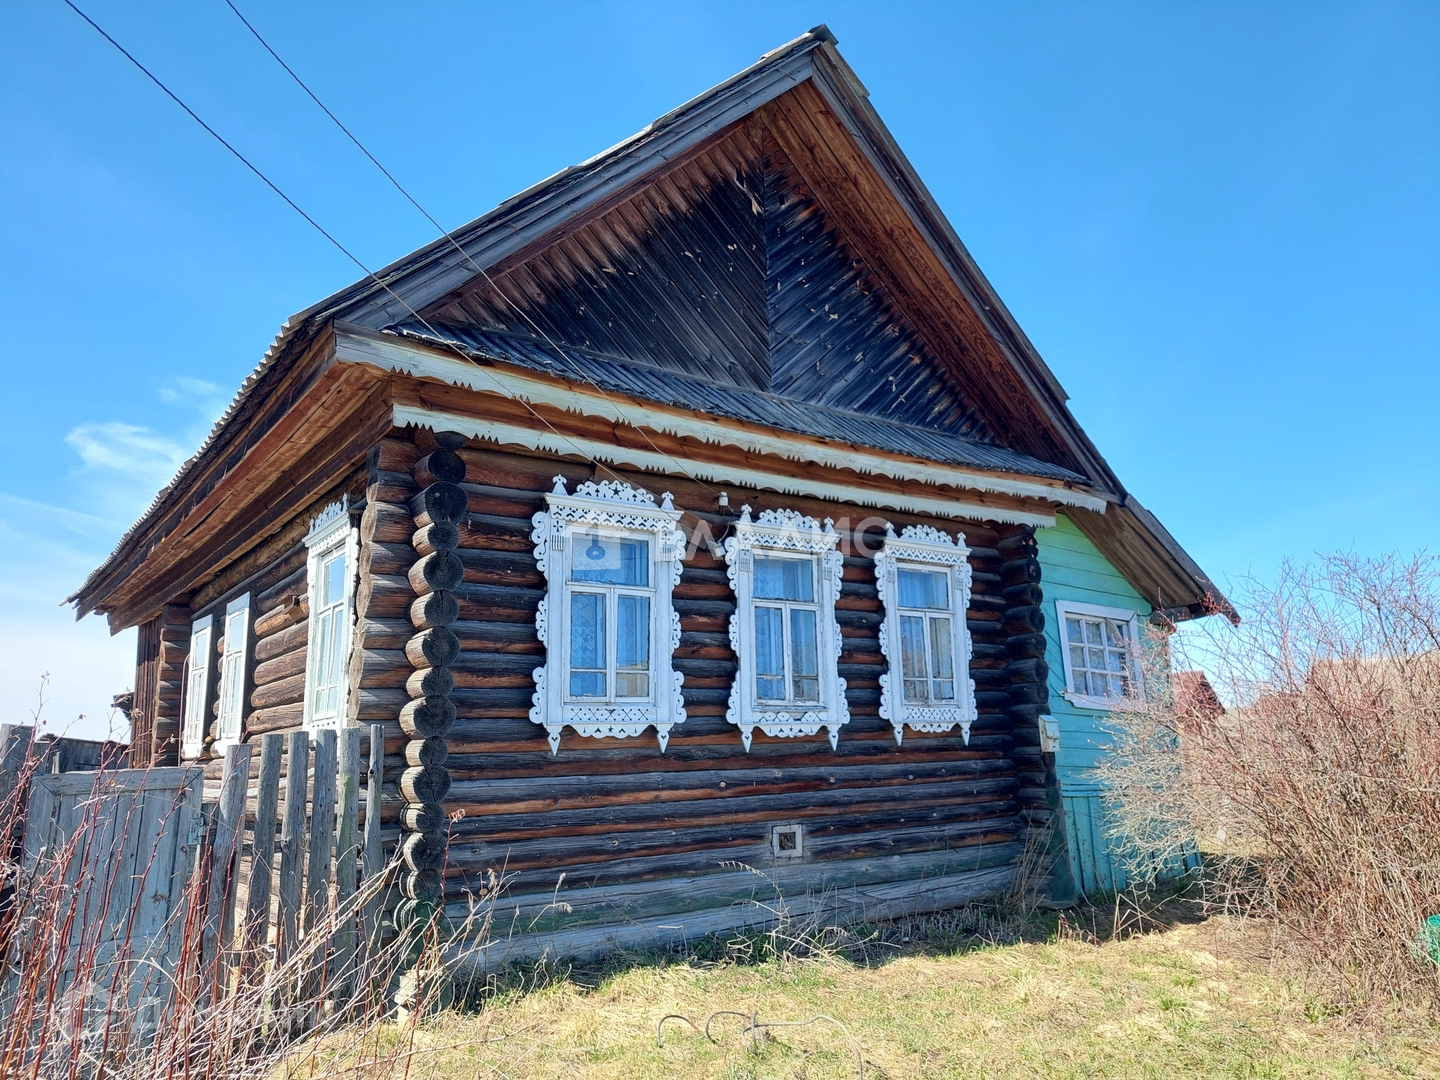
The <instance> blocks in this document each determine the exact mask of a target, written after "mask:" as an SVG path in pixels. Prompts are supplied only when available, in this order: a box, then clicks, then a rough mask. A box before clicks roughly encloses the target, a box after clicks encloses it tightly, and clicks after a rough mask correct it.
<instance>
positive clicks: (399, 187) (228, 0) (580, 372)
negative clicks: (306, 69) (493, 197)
mask: <svg viewBox="0 0 1440 1080" xmlns="http://www.w3.org/2000/svg"><path fill="white" fill-rule="evenodd" d="M67 2H68V0H67ZM225 5H226V6H227V7H228V8H229V9H230V10H231V11H233V12H234V13H235V17H236V18H237V19H239V20H240V22H241V23H243V24H244V26H245V29H247V30H249V31H250V33H251V34H252V35H253V36H254V38H255V40H256V41H258V42H259V43H260V44H261V46H262V47H263V48H264V49H265V51H266V52H268V53H269V54H270V55H271V57H273V58H274V60H275V62H276V63H277V64H279V65H280V66H281V67H282V68H284V69H285V73H286V74H287V75H289V76H290V78H292V79H294V80H295V85H297V86H298V87H300V89H301V90H303V91H305V93H306V95H307V96H308V97H309V98H310V100H311V101H313V102H314V103H315V104H316V105H317V106H318V107H319V108H320V111H321V112H323V113H324V114H325V115H326V116H328V117H329V118H330V119H331V120H332V121H333V122H334V124H335V126H336V127H338V128H339V129H340V130H341V131H342V132H344V134H345V137H346V138H347V139H349V140H350V141H351V142H352V143H354V144H355V146H356V148H357V149H358V150H359V151H360V152H361V153H362V154H364V155H365V156H366V157H367V158H369V159H370V163H371V164H372V165H374V166H375V168H377V169H379V170H380V172H381V173H383V174H384V176H385V179H387V180H389V181H390V183H391V184H393V185H394V187H395V190H396V191H398V192H399V193H400V194H401V195H403V196H404V197H405V199H406V200H407V201H408V202H409V203H410V205H411V206H413V207H415V209H416V210H418V211H420V213H421V214H422V215H424V217H425V220H426V221H428V222H430V224H431V225H433V226H434V227H435V229H436V231H438V232H439V233H440V234H441V235H442V236H444V237H445V239H446V240H448V241H449V242H450V246H451V247H453V248H454V249H455V250H456V251H457V252H459V253H460V256H461V258H463V259H464V260H465V261H466V262H468V263H469V264H470V265H471V266H472V267H474V268H475V270H476V272H477V273H479V274H480V276H481V277H482V278H484V279H485V282H486V284H487V285H489V286H490V288H491V290H492V291H493V292H494V293H495V294H496V295H497V296H499V297H500V299H501V300H503V301H504V302H505V303H506V304H507V305H508V306H509V307H510V308H511V310H513V311H514V312H515V313H516V314H517V315H519V316H520V318H522V319H524V320H525V322H526V323H528V324H529V326H530V328H531V329H532V330H534V331H535V333H536V334H538V335H539V336H540V337H541V338H542V339H543V340H544V342H545V343H546V344H547V345H549V346H550V348H551V349H552V350H553V351H554V352H555V354H556V355H557V356H559V357H560V358H561V359H562V360H563V361H565V363H567V364H568V365H569V366H570V369H571V370H572V371H574V372H575V374H576V375H577V376H579V378H580V381H581V382H584V383H586V384H587V385H590V386H593V387H594V388H595V389H596V390H597V391H598V392H599V393H600V396H601V397H603V398H604V399H605V402H606V404H607V405H609V406H610V407H611V408H612V409H614V410H615V411H616V413H618V414H619V415H621V416H624V415H625V411H624V409H622V408H621V407H620V404H619V403H618V402H616V401H615V400H614V399H613V398H611V397H610V395H609V394H607V393H606V392H605V388H604V387H603V386H601V385H600V384H599V383H598V382H596V381H595V380H594V379H593V378H591V377H588V376H587V375H586V374H585V371H584V369H583V368H582V367H581V366H580V365H579V364H577V363H576V362H575V361H574V359H572V358H571V357H570V356H569V355H568V354H567V353H566V352H565V350H564V349H562V348H561V347H560V346H559V345H558V344H557V343H556V342H555V341H554V339H552V338H551V337H550V335H549V334H547V333H546V332H545V331H544V329H543V328H541V326H540V325H539V324H538V323H537V322H536V321H535V320H534V319H533V318H531V317H530V313H529V312H527V311H526V310H525V309H524V308H523V307H521V306H520V305H519V304H517V303H515V301H514V300H512V299H511V298H510V297H509V296H508V295H507V294H506V293H505V291H504V290H503V289H501V288H500V286H499V285H498V284H496V282H495V279H494V278H492V277H491V276H490V274H489V272H488V271H487V270H486V269H485V268H484V267H483V266H481V265H480V264H479V263H478V262H476V261H475V259H474V257H473V256H471V254H470V253H469V252H468V251H466V250H465V248H464V247H462V246H461V245H460V242H459V241H458V240H456V239H455V237H454V235H453V234H452V233H451V232H450V230H448V229H446V228H445V226H443V225H441V224H440V222H438V221H436V220H435V218H434V216H433V215H432V214H431V213H430V211H428V210H426V209H425V207H423V206H421V205H420V200H418V199H416V198H415V196H414V195H411V194H410V192H409V191H407V190H406V189H405V186H404V185H403V184H401V183H400V181H399V180H397V179H395V175H394V174H393V173H392V172H391V171H390V170H389V169H387V168H386V167H385V166H384V165H382V164H381V163H380V159H379V158H377V157H376V156H375V155H374V154H372V153H371V152H370V150H369V148H368V147H366V145H365V144H364V143H362V142H361V141H360V139H359V138H358V137H357V136H356V135H355V133H354V132H352V131H351V130H350V129H349V128H348V127H346V126H345V125H344V124H343V123H342V122H341V120H340V118H339V117H338V116H336V115H335V114H334V113H333V112H331V110H330V108H329V106H327V105H326V104H325V102H323V101H321V100H320V95H318V94H317V93H315V91H314V90H311V89H310V87H309V86H308V85H307V84H306V82H305V80H304V79H302V78H300V76H299V75H297V74H296V73H295V69H294V68H292V67H291V66H290V65H289V64H287V63H286V62H285V61H284V60H283V59H282V58H281V56H280V54H279V53H278V52H276V51H275V49H274V47H273V46H271V44H270V43H269V42H268V41H266V40H265V38H264V36H263V35H262V34H261V33H260V31H259V30H257V29H255V26H254V24H252V23H251V22H250V20H249V19H247V18H246V17H245V16H244V14H242V13H241V11H240V9H239V8H238V7H236V6H235V3H234V0H225ZM416 317H417V318H418V317H419V316H416ZM421 321H422V322H423V321H424V320H421ZM426 328H427V329H430V326H429V324H428V323H426ZM432 332H433V330H432ZM627 419H628V418H627ZM630 425H631V427H633V428H634V429H635V430H636V431H637V432H638V433H639V435H640V437H641V438H642V439H644V440H645V441H646V442H647V443H648V444H649V445H650V448H651V449H652V450H654V451H655V452H656V453H657V454H660V455H661V456H662V457H664V458H666V459H668V460H669V461H670V462H671V463H672V464H673V465H675V466H676V468H678V469H679V470H680V472H681V473H683V474H684V475H685V476H686V477H687V478H688V479H689V480H691V481H692V482H694V483H697V484H700V485H701V486H703V487H705V488H708V489H709V490H710V491H712V492H713V491H716V489H715V488H714V487H712V486H711V485H710V484H708V483H706V482H705V481H704V480H701V479H699V478H698V477H696V476H694V475H692V474H691V473H690V471H689V470H688V469H686V468H685V466H684V465H683V464H682V463H681V462H680V461H679V459H677V458H675V457H674V456H673V455H671V454H669V453H666V452H665V451H664V450H661V449H660V447H658V446H656V445H655V443H654V442H653V441H652V440H651V438H650V436H649V435H647V434H646V433H645V430H644V428H642V427H641V425H640V424H638V423H635V422H634V421H633V420H630Z"/></svg>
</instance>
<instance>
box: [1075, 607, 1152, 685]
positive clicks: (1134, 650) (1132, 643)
mask: <svg viewBox="0 0 1440 1080" xmlns="http://www.w3.org/2000/svg"><path fill="white" fill-rule="evenodd" d="M1055 616H1056V618H1055V632H1056V636H1057V637H1058V638H1059V639H1060V658H1061V661H1062V663H1063V665H1064V670H1065V694H1064V697H1065V700H1066V701H1068V702H1070V704H1072V705H1074V706H1076V707H1077V708H1081V709H1095V710H1100V711H1109V710H1112V709H1114V708H1115V707H1116V706H1117V705H1119V704H1120V702H1121V701H1123V700H1125V699H1124V698H1120V697H1113V696H1105V697H1099V696H1096V695H1093V694H1087V693H1081V692H1080V691H1077V690H1076V689H1075V686H1076V681H1075V668H1074V664H1073V663H1072V661H1071V658H1070V640H1069V635H1068V633H1067V631H1066V625H1065V619H1066V617H1067V616H1075V617H1077V618H1080V619H1088V620H1091V621H1096V620H1110V621H1112V622H1118V623H1122V624H1124V625H1125V627H1126V634H1127V635H1128V639H1127V642H1126V645H1127V648H1126V659H1127V661H1128V667H1129V670H1128V672H1127V674H1128V675H1129V677H1130V690H1131V697H1132V699H1134V700H1139V701H1144V700H1145V680H1144V678H1143V677H1142V673H1141V669H1140V616H1139V613H1138V612H1135V611H1132V610H1131V609H1130V608H1117V607H1104V606H1102V605H1100V604H1082V603H1079V602H1077V601H1074V600H1057V601H1055ZM1086 670H1087V671H1088V670H1090V669H1089V668H1086Z"/></svg>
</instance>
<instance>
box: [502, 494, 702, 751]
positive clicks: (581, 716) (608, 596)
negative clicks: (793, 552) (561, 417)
mask: <svg viewBox="0 0 1440 1080" xmlns="http://www.w3.org/2000/svg"><path fill="white" fill-rule="evenodd" d="M545 502H546V507H547V509H545V510H542V511H540V512H539V513H537V514H536V515H535V516H534V517H533V518H532V519H531V521H532V523H533V525H534V526H535V527H534V530H533V532H532V533H531V534H530V539H531V540H532V541H533V542H534V544H535V562H536V563H537V564H538V565H539V567H540V572H541V573H542V574H544V575H545V581H546V590H545V597H544V598H543V599H542V600H541V601H540V610H539V611H538V612H537V613H536V616H535V630H536V633H537V634H538V635H539V638H540V641H541V642H542V643H543V644H544V645H545V666H544V667H538V668H536V669H535V672H534V677H535V693H534V695H533V696H532V698H531V701H532V702H533V705H532V707H531V709H530V719H531V720H532V721H534V722H535V723H537V724H539V725H540V726H541V727H543V728H544V729H545V731H546V733H547V735H548V736H549V740H550V751H551V753H555V754H558V753H559V752H560V735H561V732H562V731H564V729H565V728H566V727H570V728H571V729H573V730H574V731H575V733H576V734H578V735H581V736H584V737H587V738H629V737H632V736H636V735H639V734H641V733H642V732H644V731H645V729H646V728H649V727H653V728H654V729H655V735H656V738H657V739H658V741H659V743H660V749H661V751H662V752H663V751H664V750H665V747H666V745H667V743H668V742H669V740H670V730H671V728H673V727H674V726H675V725H676V724H683V723H684V722H685V699H684V697H683V696H682V694H681V689H680V688H681V685H682V684H683V682H684V681H685V677H684V675H682V674H681V673H680V672H678V671H676V670H675V665H674V653H675V650H676V649H677V648H678V647H679V645H680V616H679V615H678V614H677V613H676V611H675V608H674V605H673V604H672V603H671V599H670V598H671V593H672V592H673V591H674V588H675V586H676V585H677V584H679V582H680V572H681V569H682V560H683V558H684V554H685V534H684V533H683V532H681V531H680V529H679V528H678V527H677V523H678V522H679V520H680V513H681V512H680V511H679V510H676V509H675V507H674V505H673V504H672V503H671V496H670V493H669V492H666V493H665V494H664V495H663V496H661V502H660V505H659V506H656V505H655V496H654V495H652V494H650V492H648V491H645V490H644V489H643V488H637V487H632V486H631V485H629V484H625V483H620V482H612V481H609V480H605V481H601V482H600V483H598V484H597V483H595V482H594V481H588V480H587V481H586V482H584V483H582V484H581V485H580V486H579V487H577V488H576V489H575V493H574V494H573V495H571V494H569V493H568V492H567V491H566V489H565V478H564V477H563V476H557V477H555V487H554V490H552V491H550V492H549V493H547V494H546V496H545ZM587 536H590V537H594V538H596V540H595V542H596V544H597V545H598V541H599V538H601V537H605V538H609V539H616V540H625V539H633V540H643V541H645V542H646V545H647V548H648V554H647V559H648V566H647V574H646V581H647V582H648V584H646V585H643V586H642V585H631V584H625V585H621V584H617V583H613V582H612V583H605V582H600V581H588V582H587V581H585V580H583V579H581V580H573V581H572V580H571V579H572V576H573V575H572V572H571V571H572V560H573V559H575V558H578V557H579V549H578V548H577V543H578V542H580V541H583V540H584V539H585V538H586V537H587ZM600 546H601V550H603V545H600ZM576 594H597V595H602V596H604V597H605V601H604V602H605V604H606V612H607V614H606V616H605V619H606V621H605V623H604V625H605V626H607V627H610V628H612V632H607V633H605V634H604V635H603V636H604V640H605V648H606V662H605V668H604V686H605V693H604V694H603V695H600V696H596V697H590V696H581V695H572V694H571V663H570V659H571V655H570V654H571V647H572V641H571V629H572V628H571V622H570V619H571V604H572V600H571V598H572V596H573V595H576ZM621 595H624V596H636V597H640V596H643V597H647V598H648V599H649V602H650V621H649V650H648V660H649V667H648V668H647V669H645V670H646V671H647V672H648V675H649V678H648V680H647V690H648V692H647V693H646V694H645V695H643V696H637V697H623V696H620V695H619V693H618V689H619V685H618V684H619V674H620V668H619V667H618V658H617V656H616V649H617V645H616V642H617V641H618V634H616V633H614V632H613V629H614V628H615V626H616V623H615V609H616V607H617V605H618V603H619V599H618V598H619V597H620V596H621ZM585 670H590V669H588V668H587V669H585ZM597 670H598V669H597ZM635 670H636V671H637V672H638V669H635Z"/></svg>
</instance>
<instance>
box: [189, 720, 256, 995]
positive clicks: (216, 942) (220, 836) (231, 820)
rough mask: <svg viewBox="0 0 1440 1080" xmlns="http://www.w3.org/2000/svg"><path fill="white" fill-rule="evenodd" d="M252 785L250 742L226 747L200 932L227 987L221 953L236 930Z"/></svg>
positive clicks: (205, 958)
mask: <svg viewBox="0 0 1440 1080" xmlns="http://www.w3.org/2000/svg"><path fill="white" fill-rule="evenodd" d="M249 787H250V746H249V744H247V743H240V744H238V745H235V746H230V747H227V748H226V750H225V765H224V771H223V772H222V773H221V781H220V804H219V806H218V808H217V812H218V817H217V818H216V822H215V846H214V847H213V848H212V849H211V851H210V881H209V885H208V887H207V889H206V899H205V927H204V930H203V931H202V933H201V936H200V956H201V961H202V963H203V964H205V965H207V966H208V965H209V964H211V963H214V964H215V980H214V985H215V986H216V987H219V988H221V989H223V988H224V981H225V980H224V973H225V969H226V966H227V965H226V964H225V963H224V962H223V960H222V958H221V957H220V953H221V951H222V950H224V949H227V948H229V946H230V935H231V931H232V930H233V926H232V916H233V914H234V910H235V892H236V885H237V884H238V881H237V879H238V877H239V873H238V871H239V867H240V852H241V849H242V847H243V846H244V838H245V796H246V794H247V793H248V790H249Z"/></svg>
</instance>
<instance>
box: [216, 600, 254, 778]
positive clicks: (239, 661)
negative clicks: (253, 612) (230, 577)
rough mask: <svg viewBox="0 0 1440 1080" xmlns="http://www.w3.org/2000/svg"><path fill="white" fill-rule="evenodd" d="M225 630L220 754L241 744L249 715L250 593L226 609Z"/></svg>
mask: <svg viewBox="0 0 1440 1080" xmlns="http://www.w3.org/2000/svg"><path fill="white" fill-rule="evenodd" d="M222 629H223V631H224V636H223V638H222V640H223V641H224V642H225V651H224V653H223V654H222V655H221V657H220V710H219V713H218V714H217V715H216V718H215V751H216V752H217V753H221V752H223V751H224V749H225V748H226V747H227V746H234V745H235V744H236V743H238V742H239V741H240V722H241V720H242V719H243V717H244V715H245V667H246V660H247V659H248V657H249V655H250V594H249V593H248V592H247V593H244V594H243V595H241V596H237V597H236V598H235V599H234V600H231V601H230V603H229V604H227V605H226V606H225V622H224V624H223V627H222Z"/></svg>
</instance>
